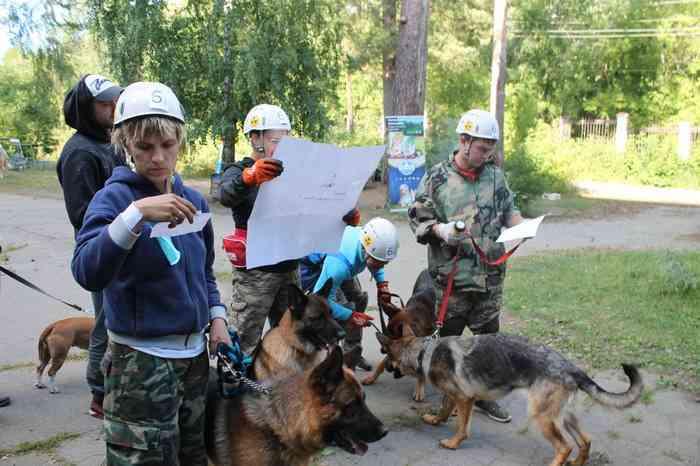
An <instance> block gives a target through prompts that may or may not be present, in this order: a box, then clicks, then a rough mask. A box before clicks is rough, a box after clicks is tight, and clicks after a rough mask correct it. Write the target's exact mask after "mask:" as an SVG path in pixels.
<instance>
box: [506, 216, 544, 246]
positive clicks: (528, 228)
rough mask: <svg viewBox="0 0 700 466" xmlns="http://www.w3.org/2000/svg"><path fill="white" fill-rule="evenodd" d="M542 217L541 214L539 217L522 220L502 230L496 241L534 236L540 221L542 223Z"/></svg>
mask: <svg viewBox="0 0 700 466" xmlns="http://www.w3.org/2000/svg"><path fill="white" fill-rule="evenodd" d="M544 217H545V216H544V215H542V216H541V217H537V218H533V219H529V220H523V221H522V222H520V223H519V224H518V225H515V226H514V227H512V228H508V229H505V230H503V231H502V232H501V235H500V236H499V237H498V239H497V240H496V242H497V243H505V242H506V241H515V240H518V239H527V238H534V237H535V235H537V229H538V228H539V227H540V223H542V220H543V219H544Z"/></svg>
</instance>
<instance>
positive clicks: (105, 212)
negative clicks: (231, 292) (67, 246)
mask: <svg viewBox="0 0 700 466" xmlns="http://www.w3.org/2000/svg"><path fill="white" fill-rule="evenodd" d="M173 193H175V194H177V195H178V196H181V197H183V198H185V199H187V200H189V201H190V202H191V203H192V204H194V206H195V207H196V208H197V210H201V211H202V212H208V211H209V208H208V206H207V202H206V200H205V199H204V197H203V196H202V195H201V194H200V193H198V192H197V191H195V190H193V189H190V188H187V187H185V186H184V185H183V184H182V180H181V179H180V177H179V176H177V175H176V176H175V180H174V182H173ZM159 194H161V193H160V192H159V191H158V190H157V189H156V187H155V186H154V185H153V184H152V183H151V182H150V181H149V180H147V179H146V178H144V177H142V176H140V175H138V174H137V173H134V172H133V171H131V170H130V169H129V168H127V167H117V168H115V169H114V172H113V174H112V176H111V178H109V179H108V180H107V182H106V184H105V187H104V188H103V189H101V190H100V191H98V192H97V193H96V194H95V197H94V198H93V200H92V201H91V202H90V205H89V207H88V209H87V212H86V214H85V220H84V222H83V226H82V228H81V229H80V231H79V232H78V237H77V240H76V241H77V244H76V247H75V252H74V253H73V261H72V264H71V266H72V270H73V276H74V277H75V279H76V281H77V282H78V283H80V285H81V286H82V287H83V288H85V289H87V290H90V291H99V290H104V310H105V318H106V326H107V328H108V329H109V330H110V331H112V332H115V333H117V334H121V335H128V336H132V337H139V338H153V337H162V336H168V335H188V334H191V333H199V332H201V331H202V330H203V329H204V327H205V326H206V325H207V324H208V323H209V320H210V309H211V308H215V307H217V308H218V307H223V304H221V299H220V296H219V291H218V290H217V287H216V279H215V278H214V274H213V270H212V265H213V263H214V248H213V244H214V230H213V228H212V224H211V222H209V223H207V225H206V226H205V227H204V229H203V230H202V231H200V232H197V233H190V234H186V235H180V236H176V237H173V238H172V241H173V244H174V245H175V247H176V248H177V249H178V250H179V251H180V252H181V253H182V258H181V260H180V261H179V262H178V263H177V264H175V265H174V266H171V265H170V264H169V263H168V260H167V259H166V257H165V255H164V254H163V251H162V249H161V247H160V245H159V243H158V241H157V240H156V238H150V237H149V236H150V233H151V227H152V225H150V224H144V226H143V229H142V231H141V234H140V235H139V236H138V238H135V237H134V238H132V240H131V241H128V242H125V241H124V240H123V238H124V236H125V235H124V231H126V230H128V227H127V226H126V224H125V223H124V221H123V220H122V218H121V217H120V216H119V214H121V213H122V212H123V211H124V210H125V209H126V208H127V207H129V205H130V204H131V203H132V202H133V201H135V200H138V199H141V198H144V197H149V196H157V195H159ZM125 229H126V230H125ZM120 238H121V239H120ZM224 309H225V308H224Z"/></svg>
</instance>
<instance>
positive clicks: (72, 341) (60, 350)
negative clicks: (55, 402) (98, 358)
mask: <svg viewBox="0 0 700 466" xmlns="http://www.w3.org/2000/svg"><path fill="white" fill-rule="evenodd" d="M94 326H95V319H94V318H93V317H70V318H68V319H63V320H58V321H56V322H54V323H53V324H51V325H49V326H48V327H46V328H45V329H44V331H43V332H41V336H40V337H39V365H38V366H37V367H36V383H35V384H34V387H36V388H46V385H44V384H43V382H42V381H41V379H42V376H43V374H44V369H45V368H46V366H47V365H48V364H49V361H51V367H49V371H48V375H49V382H48V383H49V393H58V392H59V390H58V387H57V386H56V372H58V370H59V369H60V368H61V366H63V363H64V361H65V360H66V357H67V356H68V351H69V350H70V349H71V347H73V346H77V347H78V348H81V349H84V350H86V349H88V346H89V344H90V333H92V329H93V327H94Z"/></svg>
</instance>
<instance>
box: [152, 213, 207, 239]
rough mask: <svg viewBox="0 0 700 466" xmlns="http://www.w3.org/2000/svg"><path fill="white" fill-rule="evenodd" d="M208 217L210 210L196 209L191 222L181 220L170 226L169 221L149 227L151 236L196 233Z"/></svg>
mask: <svg viewBox="0 0 700 466" xmlns="http://www.w3.org/2000/svg"><path fill="white" fill-rule="evenodd" d="M210 218H211V212H206V213H202V212H201V211H197V213H196V214H195V216H194V219H193V221H192V223H189V222H182V223H181V224H179V225H178V226H176V227H175V228H170V226H169V225H170V223H169V222H161V223H156V224H155V225H153V228H152V229H151V238H158V237H160V236H167V237H173V236H180V235H186V234H188V233H197V232H198V231H201V230H202V228H204V226H205V225H206V224H207V222H208V221H209V219H210Z"/></svg>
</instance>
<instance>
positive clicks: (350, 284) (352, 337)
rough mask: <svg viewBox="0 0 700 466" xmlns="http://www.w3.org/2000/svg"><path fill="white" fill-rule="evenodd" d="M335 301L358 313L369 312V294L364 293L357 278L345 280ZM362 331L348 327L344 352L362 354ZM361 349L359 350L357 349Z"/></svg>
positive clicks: (351, 326) (353, 326)
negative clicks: (354, 351)
mask: <svg viewBox="0 0 700 466" xmlns="http://www.w3.org/2000/svg"><path fill="white" fill-rule="evenodd" d="M335 301H336V302H337V303H338V304H342V305H343V306H345V307H348V308H350V309H352V310H353V311H356V312H365V311H366V310H367V293H366V292H364V291H362V285H360V281H359V280H358V279H357V277H353V278H351V279H349V280H345V281H344V282H343V283H342V284H341V285H340V287H339V288H338V292H337V293H336V295H335ZM362 329H363V327H357V326H355V325H348V326H346V328H345V330H346V332H347V334H346V335H345V340H344V341H343V351H344V352H346V353H348V352H351V351H353V350H356V351H358V354H362ZM356 348H359V349H356Z"/></svg>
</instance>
